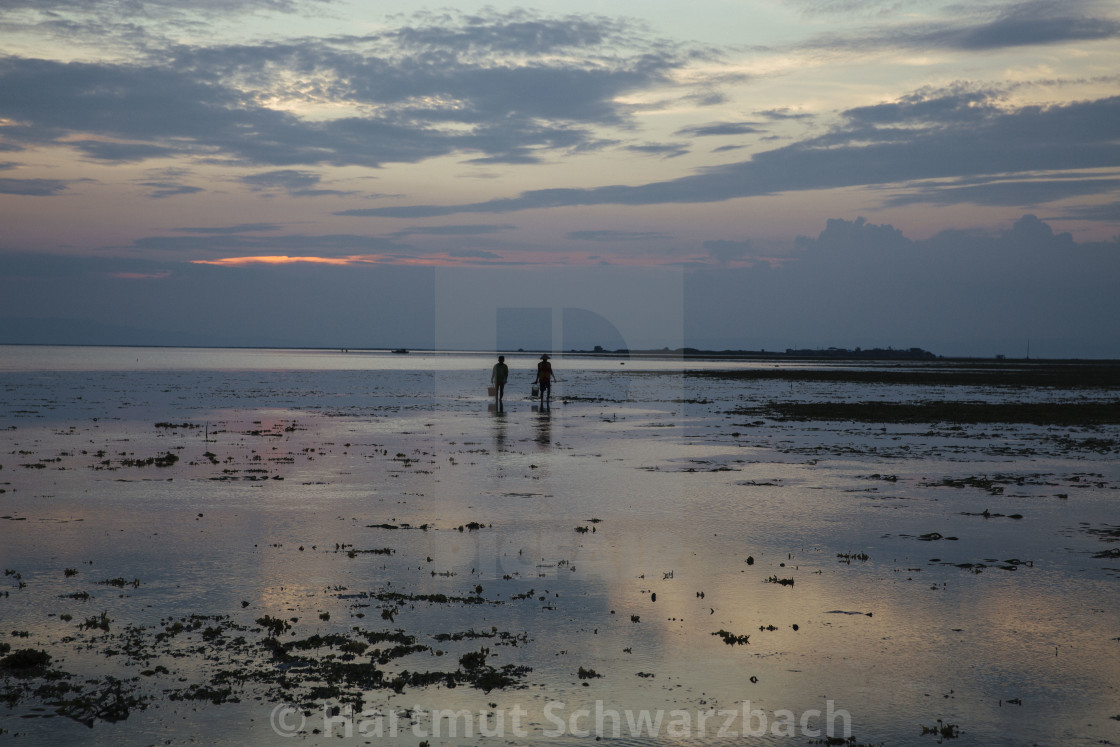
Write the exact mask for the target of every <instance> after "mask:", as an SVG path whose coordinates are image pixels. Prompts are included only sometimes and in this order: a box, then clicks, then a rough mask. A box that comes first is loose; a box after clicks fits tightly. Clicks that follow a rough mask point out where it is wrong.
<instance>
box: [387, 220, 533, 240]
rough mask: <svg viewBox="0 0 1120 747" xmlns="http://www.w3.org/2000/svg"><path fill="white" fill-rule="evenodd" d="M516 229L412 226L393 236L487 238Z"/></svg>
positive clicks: (468, 226) (475, 225)
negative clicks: (417, 235)
mask: <svg viewBox="0 0 1120 747" xmlns="http://www.w3.org/2000/svg"><path fill="white" fill-rule="evenodd" d="M514 228H516V226H512V225H510V224H508V223H503V224H500V225H495V224H471V225H464V226H410V227H409V228H404V229H401V230H400V231H394V232H393V234H392V235H393V236H398V237H399V236H409V235H413V234H420V235H425V236H485V235H488V234H492V233H498V232H499V231H509V230H512V229H514Z"/></svg>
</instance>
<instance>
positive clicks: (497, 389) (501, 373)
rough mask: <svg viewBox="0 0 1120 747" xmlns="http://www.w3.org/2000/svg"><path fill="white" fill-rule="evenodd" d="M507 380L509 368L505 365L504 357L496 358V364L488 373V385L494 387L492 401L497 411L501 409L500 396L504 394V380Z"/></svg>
mask: <svg viewBox="0 0 1120 747" xmlns="http://www.w3.org/2000/svg"><path fill="white" fill-rule="evenodd" d="M508 378H509V366H507V365H506V357H505V356H504V355H499V356H498V362H497V363H495V364H494V368H493V369H492V370H491V371H490V383H491V384H493V385H494V401H495V402H496V403H497V405H498V409H499V410H501V409H502V396H503V395H504V394H505V392H506V379H508Z"/></svg>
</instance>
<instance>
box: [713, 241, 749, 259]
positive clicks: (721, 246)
mask: <svg viewBox="0 0 1120 747" xmlns="http://www.w3.org/2000/svg"><path fill="white" fill-rule="evenodd" d="M703 246H704V251H706V252H707V253H708V256H710V257H711V258H712V259H714V260H716V261H717V262H719V263H721V264H726V263H728V262H731V261H733V260H736V259H742V258H743V257H745V256H747V254H749V253H750V252H751V250H752V249H753V248H754V247H753V244H752V242H751V240H750V239H747V240H746V241H723V240H713V241H705V242H704V244H703Z"/></svg>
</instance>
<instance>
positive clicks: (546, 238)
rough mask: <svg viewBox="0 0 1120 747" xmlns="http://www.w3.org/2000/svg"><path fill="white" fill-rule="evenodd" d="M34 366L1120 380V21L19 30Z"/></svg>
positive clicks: (874, 15)
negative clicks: (476, 367) (302, 363)
mask: <svg viewBox="0 0 1120 747" xmlns="http://www.w3.org/2000/svg"><path fill="white" fill-rule="evenodd" d="M0 39H2V40H3V42H2V44H0V225H2V226H3V228H2V229H0V343H3V342H9V343H13V342H14V343H66V344H75V343H90V344H118V343H125V344H168V345H254V346H257V345H260V346H271V345H278V346H313V347H351V348H362V347H409V348H427V347H440V348H451V349H475V350H489V349H496V348H501V349H511V350H516V349H517V348H520V347H524V348H525V349H527V350H531V349H538V350H541V349H543V350H554V351H556V350H561V351H562V350H570V349H587V348H591V347H593V346H594V345H602V346H603V347H605V348H607V349H614V348H616V347H629V348H631V349H638V348H661V347H670V348H676V347H679V346H684V345H687V346H691V347H700V348H705V349H744V350H759V349H765V350H784V349H787V348H797V349H800V348H822V347H846V348H855V347H863V348H874V347H883V348H886V347H894V348H910V347H921V348H923V349H926V350H930V351H932V352H934V353H936V354H939V355H946V356H985V357H986V356H993V355H1007V356H1008V357H1021V356H1023V355H1024V354H1028V353H1029V354H1030V355H1031V356H1032V357H1054V358H1062V357H1091V358H1102V357H1108V358H1120V324H1117V323H1116V320H1117V319H1120V294H1118V293H1116V289H1117V287H1118V285H1120V4H1117V3H1115V2H1114V1H1113V0H1063V2H1060V3H1058V2H1052V1H1051V0H1047V1H1046V2H1034V1H1029V2H1015V1H1011V0H991V1H990V2H968V3H963V2H961V3H957V2H939V1H938V0H920V1H919V0H692V1H691V2H689V3H682V2H665V1H664V0H642V1H641V2H639V1H637V0H615V1H614V2H611V3H602V2H599V1H598V0H594V1H593V0H570V1H569V2H564V3H556V2H547V3H545V2H517V3H509V2H489V3H480V4H471V3H466V2H453V3H452V4H447V3H438V4H425V3H409V2H406V3H400V2H395V3H392V4H390V3H382V2H345V1H343V0H155V1H153V2H146V1H144V0H119V1H114V0H103V1H100V2H96V3H90V2H86V1H84V0H83V1H79V0H3V2H0Z"/></svg>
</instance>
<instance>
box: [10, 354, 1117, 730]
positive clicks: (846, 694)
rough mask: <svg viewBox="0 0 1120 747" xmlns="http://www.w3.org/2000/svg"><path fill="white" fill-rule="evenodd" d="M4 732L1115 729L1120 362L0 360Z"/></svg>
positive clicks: (443, 357) (454, 357)
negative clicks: (549, 367)
mask: <svg viewBox="0 0 1120 747" xmlns="http://www.w3.org/2000/svg"><path fill="white" fill-rule="evenodd" d="M0 353H2V354H3V357H2V358H0V392H3V395H4V396H3V398H2V400H0V569H2V570H3V576H0V623H2V624H0V740H4V741H10V742H11V743H12V744H27V745H56V744H78V743H81V744H155V743H159V744H187V743H194V744H198V743H204V744H231V745H232V744H238V745H241V744H248V745H266V744H276V743H278V742H284V743H298V744H366V743H390V744H402V745H419V744H425V743H426V744H429V745H444V744H446V745H452V744H455V745H459V744H476V743H495V744H530V743H531V744H555V743H577V742H579V743H585V742H588V741H595V739H596V737H601V738H602V740H603V741H604V742H611V743H617V744H635V745H636V744H681V743H684V744H693V743H695V744H744V743H746V744H874V745H879V744H885V745H909V744H931V745H932V744H937V743H946V742H947V743H950V744H959V745H992V744H1007V745H1022V744H1063V745H1065V744H1074V745H1076V744H1100V743H1120V690H1118V688H1120V595H1118V594H1117V587H1118V584H1120V510H1118V509H1120V459H1118V455H1120V410H1118V404H1117V403H1118V402H1120V375H1118V374H1120V367H1118V366H1115V365H1112V364H1105V363H1101V364H1083V363H1068V364H1063V363H1055V362H1033V361H1019V362H1011V361H1008V362H1001V363H1000V364H998V365H997V364H995V363H992V362H986V363H977V362H947V361H936V362H929V363H926V362H922V363H906V362H890V363H881V364H876V363H873V362H860V363H858V364H842V363H837V362H834V361H829V362H801V363H798V362H785V361H782V362H761V361H752V362H749V363H747V362H744V363H736V362H730V361H718V362H704V361H695V360H689V361H681V360H675V361H674V360H627V359H621V360H612V359H588V358H577V357H563V356H558V357H557V358H556V359H554V365H555V368H556V370H557V373H558V375H559V376H560V378H561V381H560V382H559V383H558V384H557V385H556V389H555V392H554V399H553V402H552V406H551V408H549V409H547V410H544V411H541V410H539V409H538V408H537V407H536V402H534V401H532V400H530V399H529V397H528V394H529V383H530V381H531V379H532V378H533V374H532V372H531V369H532V365H533V363H534V360H533V357H532V356H524V357H520V356H516V355H510V356H509V362H510V364H511V382H510V385H509V388H508V389H507V394H506V402H505V410H504V412H497V411H496V410H495V409H494V408H493V406H492V403H491V401H490V400H489V399H488V398H487V396H486V384H487V382H488V378H489V367H490V365H491V364H492V360H491V359H490V357H488V356H480V355H468V354H415V353H413V354H410V355H408V356H401V355H397V356H393V355H390V354H378V353H340V352H332V351H235V350H226V351H184V350H161V349H84V348H70V349H53V348H52V349H38V348H18V347H0Z"/></svg>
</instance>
